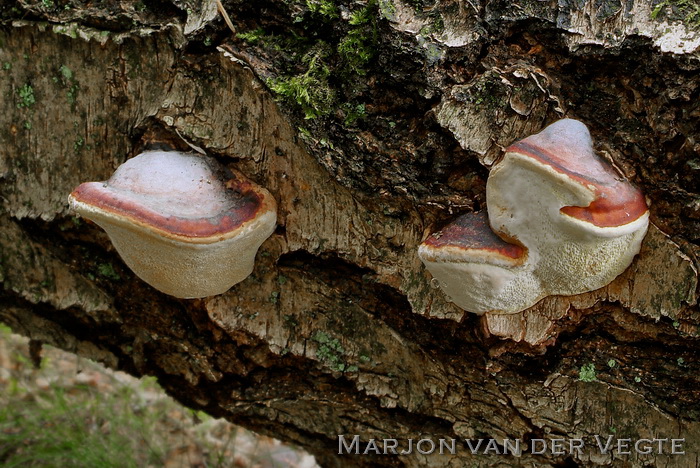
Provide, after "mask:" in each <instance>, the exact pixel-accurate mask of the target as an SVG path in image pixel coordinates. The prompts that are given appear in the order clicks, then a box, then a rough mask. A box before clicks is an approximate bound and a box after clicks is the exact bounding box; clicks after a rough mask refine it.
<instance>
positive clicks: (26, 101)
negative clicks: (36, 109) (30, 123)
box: [17, 83, 36, 109]
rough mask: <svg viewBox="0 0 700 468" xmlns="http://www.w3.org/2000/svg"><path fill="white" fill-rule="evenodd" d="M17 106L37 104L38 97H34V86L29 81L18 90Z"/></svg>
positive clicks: (26, 106)
mask: <svg viewBox="0 0 700 468" xmlns="http://www.w3.org/2000/svg"><path fill="white" fill-rule="evenodd" d="M17 98H18V99H17V107H18V108H20V109H21V108H27V109H28V108H30V107H32V106H33V105H34V104H36V98H35V97H34V88H32V85H30V84H29V83H27V84H25V85H23V86H22V87H20V88H19V89H18V90H17Z"/></svg>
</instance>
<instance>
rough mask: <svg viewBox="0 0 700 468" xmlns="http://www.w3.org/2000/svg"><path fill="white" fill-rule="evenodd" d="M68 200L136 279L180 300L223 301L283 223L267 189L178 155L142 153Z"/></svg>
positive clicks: (218, 167)
mask: <svg viewBox="0 0 700 468" xmlns="http://www.w3.org/2000/svg"><path fill="white" fill-rule="evenodd" d="M68 200H69V203H70V206H71V208H72V209H73V210H75V211H76V212H77V213H79V214H80V215H81V216H83V217H85V218H87V219H90V220H92V221H94V222H95V223H97V224H98V225H99V226H101V227H102V228H103V229H104V230H105V231H106V232H107V234H108V235H109V237H110V239H111V241H112V243H113V244H114V247H115V248H116V249H117V252H119V254H120V255H121V257H122V259H123V260H124V262H125V263H126V264H127V265H128V266H129V268H131V269H132V270H133V271H134V273H136V275H138V276H139V277H140V278H141V279H143V280H144V281H145V282H147V283H148V284H150V285H151V286H153V287H154V288H156V289H158V290H159V291H162V292H164V293H166V294H170V295H172V296H175V297H180V298H197V297H206V296H213V295H216V294H221V293H223V292H225V291H226V290H228V289H229V288H230V287H231V286H233V285H234V284H236V283H238V282H240V281H243V280H244V279H245V278H246V277H247V276H248V275H249V274H250V273H251V272H252V271H253V264H254V261H255V255H256V253H257V251H258V248H259V247H260V245H261V244H262V243H263V242H264V241H265V240H266V239H267V238H268V237H269V236H270V235H271V234H272V232H273V231H274V229H275V225H276V223H277V214H276V211H277V206H276V203H275V200H274V198H273V197H272V195H271V194H270V193H269V192H268V191H267V190H265V189H264V188H262V187H260V186H257V185H256V184H254V183H252V182H250V181H248V180H246V179H245V178H244V177H243V176H240V175H234V174H231V173H230V172H229V171H228V170H227V169H226V168H224V167H223V166H221V165H220V164H218V163H217V162H216V161H215V160H214V159H213V158H209V157H202V156H196V155H193V154H187V153H180V152H176V151H147V152H144V153H142V154H140V155H138V156H136V157H134V158H132V159H130V160H128V161H126V162H125V163H124V164H122V165H121V166H119V168H117V170H116V172H115V173H114V174H113V175H112V177H111V178H110V179H109V180H107V181H106V182H87V183H84V184H81V185H80V186H79V187H78V188H76V189H75V190H74V191H73V192H72V193H71V194H70V196H69V197H68Z"/></svg>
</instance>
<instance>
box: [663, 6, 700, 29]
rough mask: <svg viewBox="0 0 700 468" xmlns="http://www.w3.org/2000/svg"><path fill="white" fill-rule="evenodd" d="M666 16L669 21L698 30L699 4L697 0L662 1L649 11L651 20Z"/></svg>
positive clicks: (699, 19)
mask: <svg viewBox="0 0 700 468" xmlns="http://www.w3.org/2000/svg"><path fill="white" fill-rule="evenodd" d="M662 14H663V15H664V16H666V17H667V18H668V19H670V20H681V21H683V22H684V23H685V24H686V25H688V26H690V27H692V28H693V29H698V28H700V2H698V0H663V1H662V2H661V3H659V4H658V5H656V6H655V7H654V9H653V10H652V11H651V18H652V19H658V18H660V17H661V16H662Z"/></svg>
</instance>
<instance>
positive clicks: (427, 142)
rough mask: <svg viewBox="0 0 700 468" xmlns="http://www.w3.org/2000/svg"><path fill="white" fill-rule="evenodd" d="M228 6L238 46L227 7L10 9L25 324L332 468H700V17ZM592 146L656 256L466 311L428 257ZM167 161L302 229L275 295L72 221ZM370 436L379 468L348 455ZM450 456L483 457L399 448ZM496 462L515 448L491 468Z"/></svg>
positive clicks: (8, 169) (15, 216)
mask: <svg viewBox="0 0 700 468" xmlns="http://www.w3.org/2000/svg"><path fill="white" fill-rule="evenodd" d="M223 6H224V7H225V9H226V11H227V12H228V14H229V16H230V18H231V22H232V25H233V27H234V28H235V30H236V34H232V32H231V31H230V30H229V29H228V28H227V26H226V24H225V23H224V21H223V19H222V18H221V17H220V16H217V11H216V3H215V2H210V1H204V2H195V1H193V0H161V1H157V2H156V1H154V2H140V1H132V0H120V1H119V2H87V1H82V0H69V1H64V0H51V1H46V0H44V1H38V0H21V1H20V2H18V3H17V4H16V5H14V6H12V5H3V6H0V17H2V26H1V27H0V92H2V95H3V96H4V99H3V100H2V102H0V110H1V111H2V112H0V131H1V132H2V137H3V138H2V140H3V143H4V144H3V147H2V150H0V201H1V204H0V216H1V218H2V222H1V223H0V256H1V257H0V261H1V263H0V280H1V281H2V290H1V291H0V301H1V302H0V320H1V321H3V322H5V323H7V324H8V325H10V326H11V327H12V328H13V330H15V331H16V332H19V333H22V334H25V335H27V336H29V337H30V338H31V339H32V340H35V341H38V342H42V343H50V344H52V345H55V346H58V347H61V348H63V349H67V350H69V351H73V352H76V353H78V354H80V355H82V356H86V357H89V358H92V359H95V360H97V361H101V362H103V363H105V364H107V365H109V366H110V367H113V368H116V369H121V370H125V371H127V372H130V373H132V374H134V375H137V376H142V375H154V376H156V377H157V378H158V380H159V382H160V384H161V385H162V386H163V387H164V388H165V390H166V391H167V392H168V393H169V394H171V395H172V396H174V397H175V398H176V399H178V400H179V401H181V402H183V403H184V404H186V405H189V406H191V407H193V408H198V409H202V410H205V411H207V412H209V413H210V414H212V415H215V416H221V417H225V418H227V419H229V420H230V421H232V422H235V423H238V424H241V425H243V426H245V427H247V428H250V429H252V430H255V431H257V432H260V433H264V434H268V435H272V436H274V437H277V438H280V439H283V440H286V441H289V442H293V443H295V444H298V445H300V446H302V447H304V448H305V449H307V450H309V451H310V452H311V453H313V454H314V455H316V457H317V459H318V460H319V461H320V463H321V464H322V465H323V466H327V467H331V466H339V467H340V466H343V467H345V466H535V465H536V466H578V465H580V466H592V465H605V464H612V465H613V466H673V467H686V466H688V467H691V466H692V467H695V466H697V465H698V464H699V463H700V462H699V460H700V422H699V420H700V404H699V403H698V401H699V400H700V385H698V384H699V383H700V377H698V376H699V375H700V372H699V371H700V359H699V357H700V356H698V337H699V336H700V328H698V327H699V326H700V310H699V309H698V306H697V301H696V297H697V293H698V282H697V271H698V258H699V255H700V159H699V157H698V153H699V151H700V107H699V106H698V102H699V100H698V98H699V94H700V93H699V91H698V83H699V82H700V74H699V71H700V54H699V52H698V51H699V50H700V33H699V32H698V22H699V20H700V18H699V17H698V15H697V13H693V11H694V10H692V9H691V7H690V6H688V4H687V3H685V2H680V1H679V2H674V1H666V2H663V3H659V2H657V1H655V2H654V3H653V4H652V2H651V1H650V0H610V1H607V0H606V1H603V0H595V1H594V0H587V1H584V0H580V1H576V2H570V1H567V0H560V1H558V2H555V1H545V2H542V1H529V0H528V1H523V2H505V1H477V0H472V1H468V0H467V1H465V2H458V1H456V0H436V1H430V0H422V1H421V0H416V1H408V0H405V1H401V0H376V1H375V0H371V1H369V2H355V1H348V2H341V1H338V2H334V1H328V0H309V1H282V0H266V1H261V2H245V1H242V0H240V1H239V0H230V1H226V2H224V5H223ZM691 6H692V5H691ZM304 91H305V92H306V95H304V94H303V92H304ZM564 116H569V117H574V118H577V119H580V120H582V121H583V122H585V123H586V124H587V125H588V126H589V128H590V129H591V133H592V134H593V137H594V139H595V140H596V145H597V146H596V147H597V150H598V151H599V153H600V154H603V155H604V156H606V157H608V158H609V159H610V160H611V161H613V162H614V164H615V165H616V166H617V167H618V168H619V169H620V170H621V171H622V172H623V173H624V174H625V175H626V176H627V177H628V178H629V179H630V180H631V181H632V182H633V183H635V184H636V185H638V186H639V187H640V188H641V189H642V190H643V191H644V193H645V195H646V196H647V199H648V202H649V205H650V211H651V222H652V225H651V226H650V229H649V232H648V234H647V237H646V238H645V240H644V243H643V246H642V251H641V252H640V254H639V256H638V257H637V258H636V260H635V262H634V263H633V264H632V266H631V267H630V268H629V269H628V270H627V271H626V272H625V273H623V274H622V275H621V276H620V277H618V278H617V279H616V280H615V281H613V283H611V284H610V285H608V286H607V287H605V288H602V289H600V290H597V291H593V292H591V293H586V294H581V295H578V296H572V297H549V298H545V299H544V300H542V301H540V302H539V303H538V304H536V305H535V306H533V307H532V308H530V309H528V310H526V311H525V312H523V313H520V314H514V315H509V316H504V315H493V314H486V315H485V316H482V317H478V316H476V315H474V314H469V313H466V312H464V311H462V310H461V309H459V308H457V307H456V306H454V305H453V304H451V303H450V302H448V301H447V300H446V298H445V297H444V296H443V295H442V293H441V292H440V290H439V289H435V288H433V287H432V286H431V277H430V274H429V273H428V272H427V271H426V270H425V269H424V268H423V266H422V264H421V262H420V261H419V260H418V258H417V255H416V250H417V246H418V244H419V243H420V242H421V240H422V239H424V238H425V236H426V235H427V234H429V233H431V232H434V231H436V230H437V229H439V228H440V227H441V226H443V225H444V224H445V223H446V222H448V221H449V220H451V219H453V218H454V217H455V216H456V215H457V214H458V213H461V212H468V211H477V210H480V209H484V208H485V195H484V193H485V192H484V190H485V182H486V178H487V176H488V168H489V167H490V166H491V165H492V164H493V163H494V161H495V160H496V159H497V158H498V157H499V155H500V154H501V152H502V148H503V147H505V146H507V145H509V144H510V143H512V142H513V141H515V140H517V139H520V138H523V137H525V136H528V135H529V134H532V133H535V132H537V131H539V130H541V129H542V128H544V126H545V125H546V124H548V123H550V122H552V121H554V120H557V119H559V118H562V117H564ZM154 141H166V142H168V143H169V144H170V145H172V146H175V147H180V148H183V149H188V148H189V147H190V146H191V145H193V146H196V147H199V148H201V149H203V150H205V151H206V152H207V153H208V154H210V155H213V156H215V157H217V158H218V159H219V160H220V161H221V162H223V163H225V164H228V165H229V166H230V167H234V168H236V169H238V170H240V171H241V172H243V173H245V174H246V175H247V176H248V177H250V178H251V179H252V180H254V181H255V182H257V183H259V184H260V185H262V186H264V187H266V188H267V189H268V190H270V191H271V192H272V193H273V194H274V196H275V198H276V200H277V202H278V205H279V211H278V218H279V219H278V228H277V230H276V232H275V234H273V236H272V237H271V238H270V239H268V240H267V242H265V243H264V244H263V246H262V247H261V249H260V251H259V253H258V257H257V260H256V266H255V271H254V272H253V274H252V275H251V276H250V277H249V278H248V279H246V280H245V281H243V282H242V283H240V284H238V285H236V286H234V287H233V288H232V289H231V290H230V291H229V292H227V293H226V294H223V295H220V296H217V297H210V298H206V299H201V300H179V299H175V298H172V297H169V296H166V295H164V294H161V293H159V292H158V291H156V290H154V289H153V288H151V287H150V286H148V285H147V284H145V283H143V282H142V281H140V280H139V279H138V278H137V277H136V276H135V275H134V274H133V273H132V272H131V271H130V270H128V268H127V267H126V266H125V265H124V264H123V262H122V261H121V259H120V258H119V256H118V255H117V254H116V252H115V251H114V249H113V247H112V246H111V244H110V242H109V239H108V238H107V236H106V234H105V233H104V232H103V231H102V230H100V229H99V228H98V227H96V226H95V225H93V224H92V223H89V222H85V221H82V220H80V219H78V218H76V217H75V215H74V214H72V213H70V212H69V211H68V206H67V203H66V197H67V195H68V193H70V192H71V190H72V189H73V188H75V187H76V186H77V185H78V184H80V183H82V182H85V181H94V180H105V179H107V178H108V177H109V176H110V175H111V173H112V172H113V171H114V169H115V168H116V167H117V166H118V165H119V164H120V163H122V162H124V161H125V160H126V159H127V158H128V157H130V156H133V155H135V154H137V153H138V151H139V150H140V149H142V148H143V147H145V146H147V145H148V144H150V143H152V142H154ZM591 365H592V367H591ZM582 368H583V369H584V371H585V372H587V374H585V375H582V372H581V371H582ZM591 370H594V372H593V375H591V374H590V371H591ZM581 377H583V380H581ZM341 434H344V435H345V436H346V438H347V440H348V441H349V440H351V439H352V436H353V435H355V434H358V435H360V439H361V441H362V443H361V444H360V445H359V447H360V452H361V453H362V452H363V451H365V449H366V448H369V450H367V452H368V454H366V455H362V454H360V455H356V454H343V455H339V454H338V451H339V444H338V435H341ZM596 435H600V436H603V437H604V438H606V437H607V436H608V435H613V436H614V438H615V439H616V440H617V439H626V438H629V439H632V444H634V441H636V440H638V439H650V438H665V439H671V438H676V439H680V438H684V439H685V442H684V444H683V449H684V451H685V454H684V455H674V454H671V453H670V443H666V444H665V445H664V446H663V448H664V450H663V453H657V452H658V451H654V453H650V454H641V453H638V452H635V451H634V449H632V450H631V452H632V453H631V454H629V455H626V454H623V453H620V452H619V451H614V452H612V453H606V454H604V453H601V451H600V450H599V449H598V448H597V446H596V440H595V436H596ZM440 438H443V439H447V440H449V439H457V442H456V450H455V453H449V451H446V452H445V453H443V454H438V453H437V450H436V452H435V453H433V454H430V455H428V454H420V453H418V451H417V450H416V447H415V446H414V450H413V452H412V453H411V454H406V455H383V454H381V455H377V454H375V453H374V451H373V450H372V445H371V441H372V440H373V439H374V440H376V441H377V446H378V447H379V450H380V451H382V450H383V447H384V445H383V442H382V441H383V439H397V440H398V442H399V449H406V448H407V444H408V440H409V439H413V440H414V442H415V441H418V440H420V439H431V440H432V441H434V442H435V443H436V444H437V443H438V439H440ZM480 438H481V439H488V440H490V439H493V440H495V441H496V442H495V443H497V444H498V447H497V448H496V449H493V450H492V451H487V452H486V453H484V450H483V448H484V447H485V444H486V442H484V446H482V449H481V450H479V451H477V453H472V451H471V450H470V449H469V446H468V445H467V443H466V442H465V440H466V439H472V440H474V441H476V439H480ZM558 438H561V439H583V440H584V442H585V448H584V450H583V451H582V452H581V453H578V452H576V451H573V452H572V453H569V451H568V450H564V451H562V453H552V450H548V451H547V452H546V453H544V454H540V455H537V454H533V453H531V452H530V451H525V452H523V453H522V454H521V455H520V456H517V457H516V456H512V455H503V456H498V455H496V451H498V450H500V451H502V450H503V448H504V444H505V443H506V442H505V440H506V439H510V440H515V439H518V440H520V441H522V443H523V446H527V445H528V444H529V443H530V441H532V440H533V439H545V440H547V441H550V442H551V440H553V439H558ZM368 443H369V444H370V445H366V444H368ZM567 444H568V442H567ZM422 448H423V449H426V448H429V446H427V445H426V446H423V447H422Z"/></svg>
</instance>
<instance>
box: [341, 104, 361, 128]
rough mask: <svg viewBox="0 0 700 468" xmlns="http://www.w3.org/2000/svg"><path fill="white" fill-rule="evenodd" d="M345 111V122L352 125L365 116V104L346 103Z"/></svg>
mask: <svg viewBox="0 0 700 468" xmlns="http://www.w3.org/2000/svg"><path fill="white" fill-rule="evenodd" d="M343 111H344V112H345V120H344V121H343V123H344V124H345V125H346V126H352V125H354V124H355V123H357V121H358V120H361V119H363V118H365V115H366V110H365V105H364V104H355V105H352V104H350V103H345V104H344V105H343Z"/></svg>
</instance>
